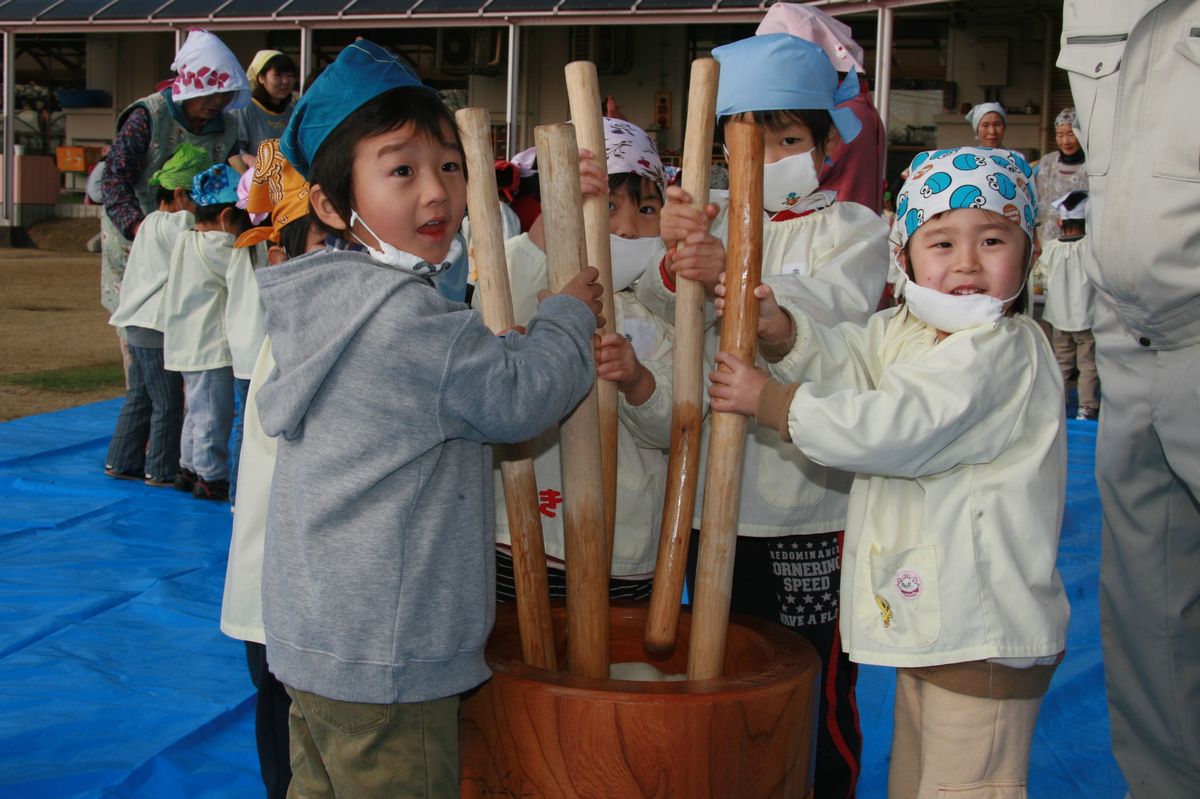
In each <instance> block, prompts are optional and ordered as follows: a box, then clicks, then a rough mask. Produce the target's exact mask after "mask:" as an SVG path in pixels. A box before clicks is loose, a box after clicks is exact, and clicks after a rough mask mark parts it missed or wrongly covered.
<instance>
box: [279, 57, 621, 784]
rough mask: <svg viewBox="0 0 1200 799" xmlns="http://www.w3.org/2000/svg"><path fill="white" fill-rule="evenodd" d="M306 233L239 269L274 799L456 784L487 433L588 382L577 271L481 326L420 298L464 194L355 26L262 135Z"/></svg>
mask: <svg viewBox="0 0 1200 799" xmlns="http://www.w3.org/2000/svg"><path fill="white" fill-rule="evenodd" d="M280 148H281V150H282V151H283V153H284V155H285V156H286V157H287V159H288V160H289V161H290V162H291V163H292V165H293V166H294V167H295V168H296V170H297V171H298V172H300V174H301V175H303V176H304V177H306V178H307V179H308V180H309V181H310V183H311V188H310V195H309V204H310V206H311V208H312V213H313V214H314V215H315V216H316V218H317V219H319V220H320V221H321V223H322V224H323V225H324V227H325V228H326V229H328V230H331V231H334V235H335V236H336V237H338V238H339V239H340V240H342V241H344V242H349V243H356V244H358V245H361V246H362V247H364V248H365V249H366V252H354V251H350V250H344V249H336V248H333V249H326V250H323V251H319V252H311V253H308V254H306V255H303V256H300V257H298V258H295V259H292V260H289V261H286V262H284V263H282V264H279V265H277V266H273V267H270V268H268V269H262V270H259V271H258V272H257V273H256V278H257V279H258V282H259V287H260V289H261V291H262V298H263V303H264V305H265V306H266V309H267V333H268V335H269V336H270V338H271V343H272V349H273V355H274V357H275V359H276V368H275V370H274V371H273V372H272V374H271V376H270V378H269V379H268V380H267V382H266V383H265V384H264V385H263V386H262V389H261V390H260V392H259V394H258V398H257V402H258V410H259V417H260V421H261V423H262V428H263V431H264V432H265V433H266V434H267V435H270V436H273V437H275V438H276V440H277V445H278V447H277V451H276V463H275V473H274V477H273V480H272V484H271V499H270V506H269V510H268V516H267V529H266V543H265V552H264V561H263V620H264V623H265V628H266V646H267V660H268V662H269V663H270V664H271V670H272V671H273V672H274V673H275V675H276V676H277V677H278V678H279V680H280V681H281V682H282V683H283V684H284V685H285V686H286V687H287V690H288V693H289V695H290V696H291V697H292V706H291V711H290V712H291V717H290V718H291V725H290V727H291V729H290V736H291V755H292V769H293V776H292V789H291V790H292V791H293V792H294V793H295V794H296V795H298V796H331V795H334V794H336V795H339V796H343V795H344V796H353V797H356V799H359V798H360V797H365V798H367V799H369V798H370V797H397V796H457V793H458V726H457V718H458V701H459V700H458V696H459V694H460V693H462V692H463V691H467V690H470V689H471V688H474V687H475V686H477V685H479V684H480V683H481V682H483V681H484V680H485V679H487V677H488V674H489V673H488V668H487V664H486V663H485V661H484V654H483V650H484V643H485V642H486V639H487V636H488V633H489V631H490V630H491V627H492V622H493V618H494V603H495V588H494V566H495V562H494V558H493V554H492V553H493V547H494V536H495V532H494V520H495V511H494V507H493V499H492V482H491V469H492V457H491V452H490V450H489V447H488V446H487V445H488V443H490V442H498V441H503V442H515V441H524V440H526V439H529V438H531V437H533V436H534V435H536V434H537V433H540V432H541V431H542V430H544V429H545V428H547V427H549V426H551V425H553V424H554V423H556V422H558V421H559V420H560V419H562V418H563V417H564V416H566V415H567V414H568V413H569V412H570V411H571V409H572V408H574V407H575V406H576V405H577V404H578V402H579V401H580V400H581V399H582V398H583V397H584V395H585V394H586V393H587V391H588V390H589V389H590V388H591V386H592V383H593V375H594V371H593V370H594V366H593V359H592V347H593V344H592V337H593V334H594V332H595V329H596V326H597V317H596V314H597V313H598V311H599V307H600V306H599V287H598V286H597V285H596V283H595V279H596V277H597V272H596V270H595V269H592V268H588V269H585V270H583V271H581V272H580V275H579V276H578V277H577V278H575V279H574V280H572V281H571V282H570V283H569V284H568V285H567V287H566V288H565V289H564V290H563V291H562V292H561V293H560V294H558V295H550V294H549V292H547V293H546V295H543V296H544V297H545V299H544V300H543V302H542V305H541V308H540V310H539V312H538V313H537V314H536V315H535V316H534V317H533V319H531V320H530V322H529V325H528V333H527V334H524V335H520V334H510V335H508V336H505V337H503V338H501V337H497V336H495V335H493V334H492V332H491V331H490V330H489V329H488V328H487V327H486V326H485V325H484V324H483V321H482V319H481V318H480V316H479V315H478V314H477V313H476V312H474V311H472V310H470V309H468V308H467V307H465V306H463V305H462V304H460V303H457V302H453V301H451V300H448V299H446V298H445V297H443V296H441V295H440V294H439V293H438V291H437V290H436V289H435V287H434V285H433V283H432V281H431V279H430V278H431V276H433V275H436V274H438V273H439V272H441V271H442V270H444V269H445V268H447V266H448V264H449V262H450V261H451V260H453V258H454V255H455V254H454V252H453V250H454V249H455V248H456V247H457V246H458V245H457V244H456V238H455V234H456V233H457V231H458V227H459V224H460V223H461V222H462V218H463V214H464V212H465V207H466V180H465V178H466V176H465V174H464V172H463V155H462V148H461V145H460V142H459V138H458V131H457V128H456V126H455V123H454V118H453V116H451V115H450V112H449V111H448V110H447V109H446V107H445V106H444V105H443V104H442V103H441V101H440V100H439V99H438V96H437V94H436V93H435V92H434V91H433V90H432V89H430V88H429V87H427V86H425V85H424V84H422V83H421V82H420V80H419V79H418V78H417V77H416V75H414V74H413V72H412V71H411V70H410V69H409V68H408V67H407V66H405V65H404V64H402V63H401V62H400V61H398V60H397V59H396V58H395V56H393V55H392V54H390V53H388V52H387V51H386V50H384V49H383V48H381V47H379V46H378V45H376V44H373V43H371V42H368V41H358V42H355V43H354V44H352V45H350V46H349V47H347V48H346V49H344V50H343V51H342V52H341V53H340V54H339V55H338V58H337V60H336V61H335V62H334V63H333V64H332V65H330V66H329V68H327V69H326V70H325V71H324V72H323V73H322V74H321V76H320V77H319V78H318V79H317V80H316V81H315V82H314V83H313V86H312V88H310V89H309V90H308V91H307V92H306V93H305V94H304V96H303V97H302V98H301V100H300V102H299V103H298V104H297V106H296V111H295V113H294V115H293V116H292V119H291V121H290V122H289V123H288V127H287V129H286V130H285V131H284V135H283V137H282V138H281V142H280Z"/></svg>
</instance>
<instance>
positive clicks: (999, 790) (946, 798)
mask: <svg viewBox="0 0 1200 799" xmlns="http://www.w3.org/2000/svg"><path fill="white" fill-rule="evenodd" d="M1028 795H1029V791H1028V789H1027V788H1026V783H1025V781H1024V780H983V781H982V782H972V783H965V784H962V785H939V786H938V799H1025V797H1027V796H1028Z"/></svg>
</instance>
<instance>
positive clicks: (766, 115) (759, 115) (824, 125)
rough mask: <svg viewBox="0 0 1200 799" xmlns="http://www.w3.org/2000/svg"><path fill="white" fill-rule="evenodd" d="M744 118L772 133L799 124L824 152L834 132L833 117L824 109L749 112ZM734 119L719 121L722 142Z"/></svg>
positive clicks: (724, 118) (721, 119)
mask: <svg viewBox="0 0 1200 799" xmlns="http://www.w3.org/2000/svg"><path fill="white" fill-rule="evenodd" d="M735 116H739V115H735ZM744 116H746V117H749V118H750V119H752V120H753V121H754V122H756V123H757V124H759V125H762V126H763V127H764V128H766V129H767V130H771V131H774V130H781V129H782V128H785V127H787V126H788V125H794V124H796V123H797V122H799V123H800V124H801V125H804V126H805V127H806V128H808V130H809V132H810V133H811V134H812V140H813V144H815V145H816V146H817V147H820V148H821V149H822V150H823V149H825V142H827V141H828V140H829V132H830V131H831V130H833V117H832V116H830V115H829V112H828V111H826V110H825V109H823V108H796V109H792V110H790V111H748V112H746V114H745V115H744ZM733 118H734V117H733V116H726V117H721V118H720V119H719V120H717V126H718V128H719V129H720V130H719V136H720V139H721V141H722V142H724V141H725V125H726V124H728V123H729V120H731V119H733Z"/></svg>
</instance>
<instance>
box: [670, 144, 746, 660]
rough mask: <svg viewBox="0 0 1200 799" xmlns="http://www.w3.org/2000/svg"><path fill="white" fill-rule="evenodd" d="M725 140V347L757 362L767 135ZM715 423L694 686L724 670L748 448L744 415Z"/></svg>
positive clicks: (694, 638)
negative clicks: (745, 458)
mask: <svg viewBox="0 0 1200 799" xmlns="http://www.w3.org/2000/svg"><path fill="white" fill-rule="evenodd" d="M725 141H726V144H727V146H728V147H729V245H728V247H729V249H728V262H727V263H728V266H727V267H726V270H725V290H726V294H725V316H724V319H723V321H722V326H721V349H722V350H723V351H725V352H728V353H730V354H732V355H736V356H737V357H738V358H740V359H741V360H743V361H745V362H747V363H754V355H755V346H756V343H757V342H756V339H757V336H758V298H756V297H755V296H754V289H755V287H756V286H758V284H759V283H760V282H761V281H762V237H763V224H764V223H763V210H762V192H763V137H762V131H761V130H760V129H759V128H758V126H757V125H755V124H754V123H752V122H740V121H734V122H730V123H729V124H727V125H726V126H725ZM710 424H711V425H712V435H711V437H710V439H709V446H708V470H707V471H706V472H705V480H704V506H703V511H702V516H701V521H700V552H699V565H698V568H697V570H696V597H695V599H694V601H693V604H692V631H691V646H690V648H689V650H688V679H692V680H704V679H709V678H711V677H718V676H720V674H721V671H722V668H723V666H724V661H725V636H726V633H727V632H728V629H729V594H730V591H731V587H732V585H733V555H734V546H735V544H736V541H737V522H738V498H739V496H740V492H741V486H742V459H743V456H744V454H745V447H746V424H747V419H746V417H744V416H740V415H738V414H736V413H718V412H715V411H714V412H713V413H712V414H711V420H710Z"/></svg>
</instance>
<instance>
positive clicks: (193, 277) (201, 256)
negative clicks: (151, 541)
mask: <svg viewBox="0 0 1200 799" xmlns="http://www.w3.org/2000/svg"><path fill="white" fill-rule="evenodd" d="M238 177H239V176H238V173H237V172H235V171H234V170H233V169H232V168H231V167H229V166H228V165H226V164H215V165H214V166H212V167H211V168H210V169H207V170H205V171H204V172H201V173H200V174H198V175H196V177H195V179H194V180H193V181H192V200H193V201H194V202H195V204H196V221H195V225H194V227H193V229H192V230H189V231H187V232H185V233H183V234H182V235H180V236H179V239H178V240H177V241H176V243H175V249H174V251H173V252H172V253H171V263H170V267H169V268H168V273H167V286H166V295H165V299H164V301H163V305H164V308H165V311H166V332H165V334H164V339H163V361H164V365H165V367H166V368H167V369H169V370H171V371H173V372H181V373H183V383H184V390H185V392H186V396H187V412H186V414H185V415H184V417H183V433H182V436H181V439H180V449H179V474H178V476H177V477H176V478H175V487H176V488H178V489H180V490H181V491H187V492H190V493H191V495H192V496H193V497H196V498H197V499H214V500H228V499H229V463H228V459H229V432H230V430H231V429H232V426H233V412H234V403H233V368H232V363H233V361H232V356H231V354H230V350H229V339H228V337H227V335H226V330H225V304H226V301H227V299H228V296H229V291H228V287H227V285H226V275H227V272H228V270H229V264H230V261H231V260H232V258H233V242H234V239H235V238H236V237H237V236H238V234H240V233H241V232H242V231H243V230H245V229H246V228H248V227H250V217H249V216H248V215H247V214H246V212H245V211H244V210H243V209H241V208H238V207H237V200H238V197H237V183H238Z"/></svg>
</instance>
